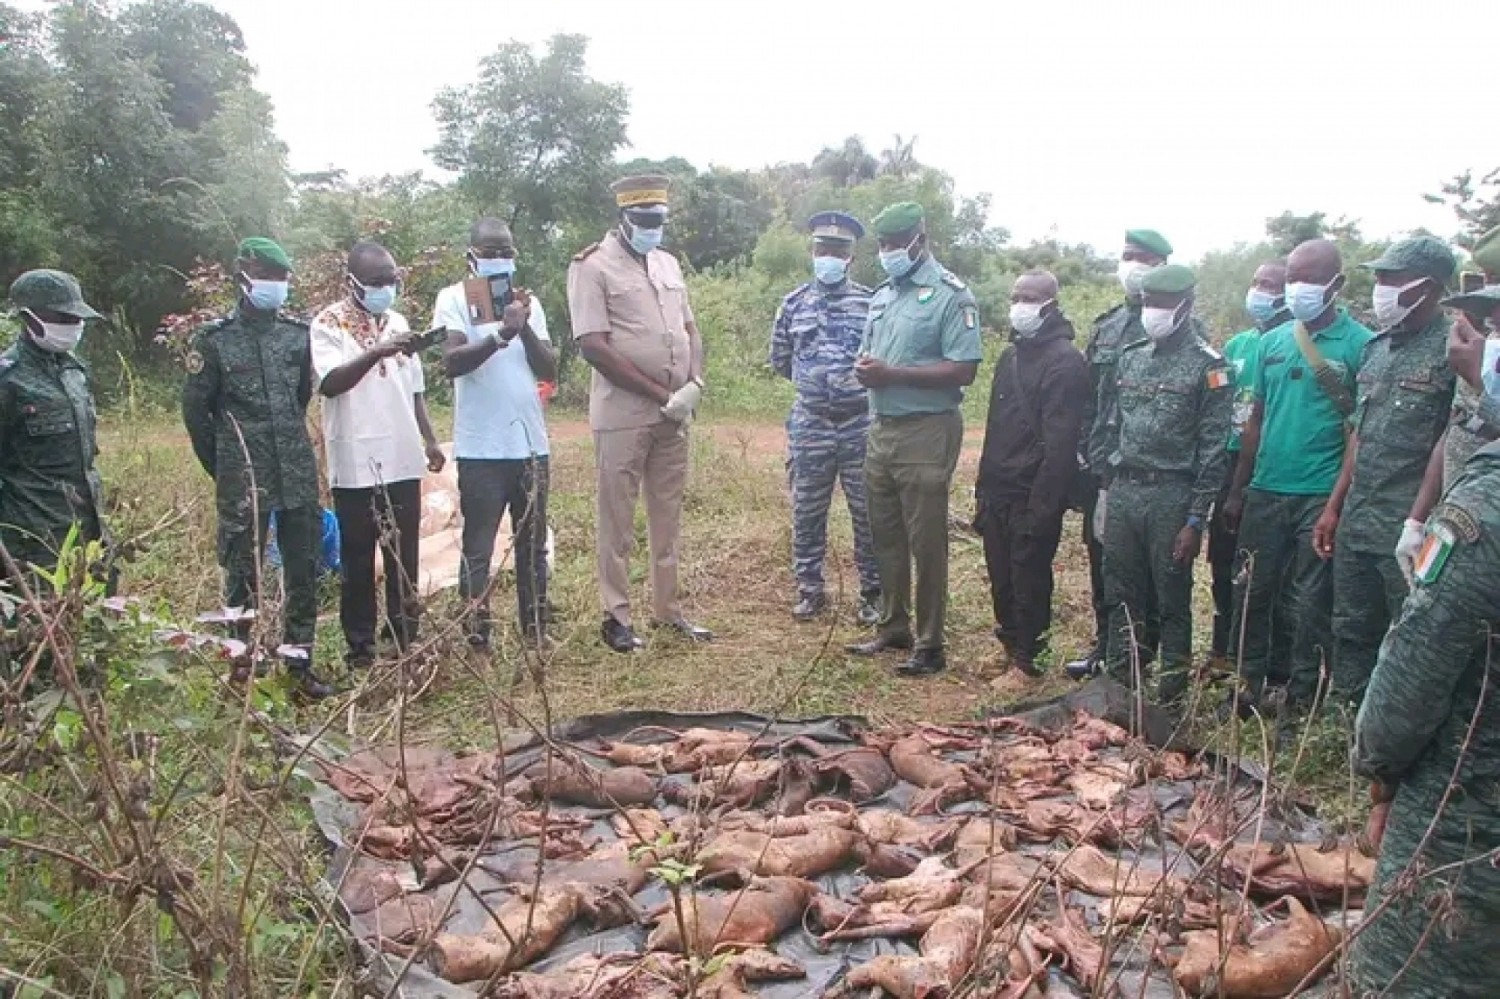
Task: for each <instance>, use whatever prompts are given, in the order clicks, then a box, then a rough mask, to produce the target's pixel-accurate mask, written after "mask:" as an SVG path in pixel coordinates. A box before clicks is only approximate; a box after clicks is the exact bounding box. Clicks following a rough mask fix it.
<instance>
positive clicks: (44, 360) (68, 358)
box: [16, 328, 80, 367]
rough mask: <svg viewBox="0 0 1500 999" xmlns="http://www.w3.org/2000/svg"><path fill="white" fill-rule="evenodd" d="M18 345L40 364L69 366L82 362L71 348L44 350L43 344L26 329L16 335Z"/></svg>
mask: <svg viewBox="0 0 1500 999" xmlns="http://www.w3.org/2000/svg"><path fill="white" fill-rule="evenodd" d="M16 346H17V347H18V348H19V349H20V351H21V352H22V353H23V354H25V355H26V356H28V357H30V358H31V359H32V360H34V361H36V362H37V363H38V364H54V365H57V366H59V367H67V366H71V365H75V364H80V362H79V360H78V358H76V357H74V356H73V352H72V351H71V350H65V351H63V352H62V353H58V352H57V351H55V350H44V349H42V346H41V345H40V344H38V343H37V342H36V340H34V339H32V336H31V333H30V332H28V331H27V330H26V329H24V328H23V329H22V330H21V334H20V336H18V337H16Z"/></svg>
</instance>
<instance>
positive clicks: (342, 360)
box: [312, 243, 444, 667]
mask: <svg viewBox="0 0 1500 999" xmlns="http://www.w3.org/2000/svg"><path fill="white" fill-rule="evenodd" d="M345 284H346V286H347V287H348V291H349V294H348V295H347V297H345V298H344V299H342V300H341V301H339V302H337V303H335V304H334V305H330V306H329V307H328V308H326V309H324V310H323V311H322V312H321V313H319V314H318V317H317V318H316V319H314V320H313V324H312V365H313V374H314V376H315V378H316V379H317V382H318V391H319V392H320V393H321V394H322V396H323V443H324V448H325V450H326V459H327V465H328V482H329V485H330V486H331V487H332V489H333V503H334V511H335V512H336V513H337V514H338V520H339V550H340V556H341V558H342V561H343V563H344V585H343V590H342V593H341V596H340V602H339V619H340V623H341V624H342V625H343V629H344V639H345V640H346V641H347V643H348V646H349V652H348V663H349V665H350V666H351V667H365V666H370V665H372V664H373V663H374V661H375V632H376V628H375V626H376V621H377V617H376V607H375V547H376V545H379V546H380V551H381V556H382V561H383V562H384V564H385V603H386V628H385V631H386V634H387V635H388V637H389V638H390V639H391V641H392V642H393V643H394V644H395V647H396V649H397V650H404V649H405V648H406V647H407V646H408V645H409V644H410V643H411V642H413V641H414V640H415V639H416V637H417V618H418V615H419V613H420V610H421V605H420V601H419V599H418V596H417V591H416V580H417V556H418V550H417V549H418V536H419V532H420V528H421V519H422V477H423V476H424V475H425V474H426V473H427V472H428V471H434V472H435V471H439V470H440V469H441V468H442V467H443V460H444V459H443V452H442V450H441V449H440V448H439V447H438V443H437V438H436V437H435V436H434V435H433V432H432V424H431V423H430V422H429V421H428V419H427V407H426V405H425V404H424V402H423V399H422V396H423V392H424V391H425V388H426V383H425V380H424V379H423V376H422V362H421V359H420V357H417V356H414V350H415V348H416V346H417V342H416V341H415V339H414V338H413V337H412V334H411V331H410V329H409V327H408V326H407V325H406V319H405V317H403V316H402V315H401V314H400V313H399V312H395V311H393V310H392V308H391V306H392V305H394V304H395V301H396V297H397V295H398V294H399V293H400V287H401V277H400V271H399V270H398V269H397V267H396V261H395V260H394V259H393V258H392V257H391V255H390V253H389V252H388V251H387V250H386V249H385V248H384V247H383V246H380V245H378V244H376V243H357V244H355V246H354V248H353V249H351V250H350V251H349V260H348V275H347V276H346V278H345Z"/></svg>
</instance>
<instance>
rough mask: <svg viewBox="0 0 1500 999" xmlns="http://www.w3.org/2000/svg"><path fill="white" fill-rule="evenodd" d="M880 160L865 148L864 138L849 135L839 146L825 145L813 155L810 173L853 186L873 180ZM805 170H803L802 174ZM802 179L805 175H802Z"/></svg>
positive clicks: (821, 178)
mask: <svg viewBox="0 0 1500 999" xmlns="http://www.w3.org/2000/svg"><path fill="white" fill-rule="evenodd" d="M879 171H880V161H879V160H877V159H876V158H875V157H873V156H871V155H870V153H869V151H868V150H866V149H865V144H864V140H862V139H861V138H860V137H859V136H857V135H851V136H849V137H848V138H847V139H845V140H844V143H843V145H841V146H836V147H835V146H826V147H824V149H823V151H822V152H820V153H818V155H817V156H814V157H813V161H812V170H811V175H812V176H813V177H815V178H817V179H819V180H826V181H830V182H832V183H833V184H835V185H837V186H839V187H853V186H854V185H855V184H862V183H864V182H865V181H867V180H874V179H875V175H876V174H877V173H878V172H879ZM806 172H807V171H805V170H804V171H803V173H804V175H805V174H806ZM803 179H804V180H805V179H806V177H805V176H804V178H803Z"/></svg>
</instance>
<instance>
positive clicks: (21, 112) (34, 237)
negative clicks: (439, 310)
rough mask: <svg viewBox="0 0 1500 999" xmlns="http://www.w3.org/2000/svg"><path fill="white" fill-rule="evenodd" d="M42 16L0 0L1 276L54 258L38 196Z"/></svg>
mask: <svg viewBox="0 0 1500 999" xmlns="http://www.w3.org/2000/svg"><path fill="white" fill-rule="evenodd" d="M43 27H44V23H43V19H42V18H41V17H40V16H39V15H35V14H25V13H22V12H21V11H19V10H17V9H16V8H14V7H11V6H9V5H8V4H0V276H4V277H6V278H10V277H14V276H15V275H16V274H18V273H19V272H21V271H23V270H26V269H27V268H29V267H37V266H42V265H45V264H52V263H56V257H55V253H54V246H55V239H54V235H53V225H52V219H51V216H50V215H49V214H48V212H47V210H46V207H45V206H44V205H43V204H42V202H41V199H40V198H39V196H38V190H39V188H40V186H41V182H42V177H43V172H44V171H43V168H44V165H45V162H46V161H45V157H44V155H43V150H44V145H45V141H46V132H45V129H44V123H43V122H42V120H41V118H42V111H43V109H44V108H45V107H46V106H47V103H48V101H49V99H50V90H51V88H52V86H53V82H54V81H53V71H52V66H51V64H50V63H48V61H47V58H46V44H45V39H44V37H43Z"/></svg>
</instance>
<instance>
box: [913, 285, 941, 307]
mask: <svg viewBox="0 0 1500 999" xmlns="http://www.w3.org/2000/svg"><path fill="white" fill-rule="evenodd" d="M936 294H937V289H936V288H921V289H919V290H918V291H917V301H918V302H921V303H922V304H923V305H926V304H927V303H928V302H930V301H932V296H933V295H936Z"/></svg>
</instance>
